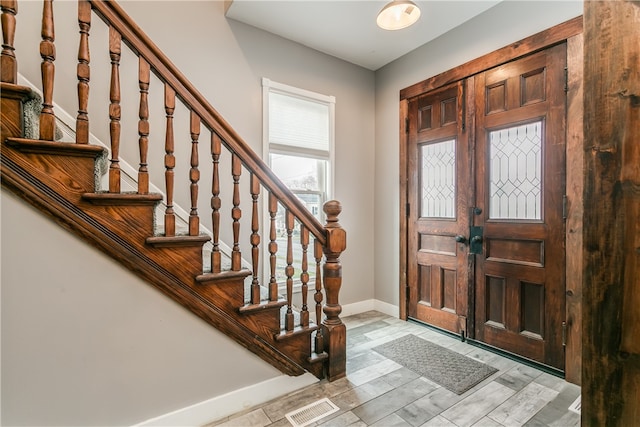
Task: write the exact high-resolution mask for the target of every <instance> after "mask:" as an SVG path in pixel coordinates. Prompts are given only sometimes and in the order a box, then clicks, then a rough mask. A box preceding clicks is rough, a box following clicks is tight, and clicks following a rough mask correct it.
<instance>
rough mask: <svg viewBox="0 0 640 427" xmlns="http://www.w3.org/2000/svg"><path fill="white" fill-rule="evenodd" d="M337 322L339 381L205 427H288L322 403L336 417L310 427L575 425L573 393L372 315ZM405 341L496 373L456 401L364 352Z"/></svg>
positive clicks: (560, 383) (552, 380)
mask: <svg viewBox="0 0 640 427" xmlns="http://www.w3.org/2000/svg"><path fill="white" fill-rule="evenodd" d="M343 321H344V323H345V324H346V325H347V377H346V378H343V379H340V380H337V381H334V382H332V383H329V382H327V381H326V380H324V381H320V382H319V383H317V384H314V385H311V386H309V387H307V388H305V389H303V390H300V391H297V392H295V393H292V394H290V395H288V396H284V397H281V398H279V399H276V400H274V401H271V402H267V403H266V404H264V405H261V406H259V407H255V408H251V409H249V410H247V411H243V412H242V413H239V414H235V415H233V416H232V417H228V418H225V419H223V420H218V421H217V422H215V423H212V424H209V425H208V426H207V427H213V426H216V427H218V426H241V427H253V426H271V427H279V426H290V425H291V424H290V423H289V421H288V420H287V419H286V418H285V414H287V413H289V412H291V411H293V410H296V409H298V408H301V407H303V406H305V405H308V404H310V403H313V402H315V401H317V400H319V399H322V398H325V397H326V398H329V399H330V400H331V401H332V402H333V403H334V404H336V405H337V406H338V407H339V408H340V411H338V412H336V413H334V414H331V415H329V416H327V417H325V418H323V419H320V420H319V421H317V422H315V423H313V424H311V426H323V427H324V426H335V427H341V426H354V427H356V426H357V427H360V426H376V427H377V426H381V427H396V426H398V427H399V426H407V427H419V426H425V427H426V426H458V427H464V426H486V427H490V426H498V427H501V426H505V427H512V426H522V425H526V426H558V427H572V426H579V425H580V415H578V414H577V413H575V412H572V411H569V410H568V407H569V405H571V403H573V402H574V400H575V399H576V398H577V397H578V396H579V395H580V387H579V386H577V385H574V384H570V383H567V382H566V381H564V380H562V379H561V378H558V377H555V376H553V375H550V374H548V373H545V372H542V371H540V370H538V369H535V368H532V367H530V366H527V365H523V364H521V363H518V362H516V361H513V360H511V359H508V358H505V357H502V356H500V355H497V354H494V353H491V352H489V351H486V350H484V349H481V348H479V347H476V346H472V345H470V344H467V343H465V342H461V341H460V340H459V339H455V338H452V337H450V336H447V335H443V334H441V333H438V332H436V331H433V330H431V329H429V328H426V327H424V326H422V325H419V324H415V323H411V322H405V321H402V320H399V319H396V318H393V317H390V316H387V315H385V314H382V313H379V312H375V311H369V312H365V313H361V314H358V315H354V316H349V317H345V318H343ZM407 334H414V335H417V336H420V337H422V338H424V339H427V340H429V341H431V342H433V343H436V344H438V345H441V346H443V347H447V348H449V349H450V350H453V351H456V352H458V353H461V354H464V355H466V356H468V357H471V358H473V359H477V360H479V361H481V362H484V363H487V364H489V365H491V366H493V367H495V368H496V369H498V372H496V373H495V374H493V375H492V376H490V377H489V378H487V379H486V380H484V381H482V382H481V383H479V384H478V385H476V386H475V387H473V388H472V389H470V390H469V391H467V392H466V393H464V394H462V395H457V394H455V393H453V392H451V391H449V390H447V389H445V388H443V387H441V386H439V385H438V384H436V383H434V382H432V381H430V380H428V379H426V378H424V377H421V376H420V375H419V374H417V373H415V372H413V371H410V370H409V369H406V368H404V367H403V366H401V365H399V364H397V363H395V362H393V361H391V360H389V359H386V358H385V357H384V356H381V355H380V354H378V353H376V352H375V351H372V350H371V348H373V347H375V346H378V345H380V344H382V343H385V342H387V341H391V340H393V339H395V338H398V337H401V336H403V335H407Z"/></svg>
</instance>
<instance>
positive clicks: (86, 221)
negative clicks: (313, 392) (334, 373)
mask: <svg viewBox="0 0 640 427" xmlns="http://www.w3.org/2000/svg"><path fill="white" fill-rule="evenodd" d="M64 145H68V146H69V147H68V149H69V150H71V151H72V153H71V154H68V153H66V154H50V153H44V154H35V153H24V152H21V151H19V150H17V149H15V148H13V147H10V146H9V145H7V143H6V142H3V143H2V150H0V171H1V174H2V186H3V187H4V188H7V189H8V190H10V191H12V192H13V193H15V194H16V195H17V196H19V197H21V198H22V199H24V200H25V201H27V202H28V203H30V204H31V205H32V206H34V207H35V208H37V209H38V210H40V211H41V212H43V213H44V214H46V215H47V216H49V217H50V218H51V219H53V220H54V221H55V222H56V223H58V224H59V225H61V226H62V227H63V228H65V229H67V230H68V231H70V232H72V233H74V234H76V235H77V236H79V237H81V238H82V239H84V240H85V241H86V242H88V243H89V244H91V245H93V246H95V247H96V248H98V249H100V250H101V251H103V252H104V253H106V254H107V255H109V256H110V257H112V258H114V259H115V260H116V261H118V262H120V263H121V264H122V265H124V266H125V267H127V268H128V269H130V270H131V271H132V272H134V273H135V274H136V275H138V276H139V277H141V278H142V279H143V280H145V281H147V282H149V283H150V284H152V285H153V286H155V287H156V288H158V289H159V290H160V291H161V292H163V293H164V294H165V295H167V296H168V297H170V298H171V299H173V300H174V301H176V302H178V303H179V304H181V305H183V306H184V307H186V308H187V309H188V310H190V311H191V312H193V313H194V314H196V315H197V316H198V317H200V318H201V319H203V320H204V321H206V322H207V323H209V324H211V325H212V326H214V327H216V328H217V329H218V330H220V331H221V332H223V333H225V334H226V335H227V336H229V337H231V338H232V339H234V340H235V341H236V342H238V343H239V344H240V345H242V346H244V347H245V348H247V349H248V350H250V351H251V352H253V353H255V354H256V355H258V356H259V357H261V358H262V359H263V360H265V361H267V362H268V363H270V364H271V365H273V366H274V367H276V368H277V369H279V370H280V371H282V372H283V373H285V374H287V375H294V376H297V375H301V374H303V373H304V372H305V369H304V368H303V367H302V366H301V365H300V364H299V363H298V362H296V361H295V360H292V359H291V358H290V357H289V356H288V355H287V354H285V353H283V352H282V351H280V350H279V349H278V348H276V347H275V346H274V345H272V343H271V342H269V341H272V342H273V340H274V338H273V339H272V337H270V338H267V339H265V338H263V337H261V336H260V335H258V334H257V333H256V332H254V331H253V330H251V329H250V328H249V327H247V326H246V318H245V317H244V315H242V314H240V313H237V314H233V313H230V312H228V311H225V310H224V309H222V308H220V307H219V306H218V305H216V303H215V302H214V301H211V299H209V298H206V296H205V295H206V292H202V291H201V290H200V289H199V288H198V287H200V286H201V285H199V284H198V283H196V281H195V277H196V276H197V275H198V274H200V273H201V272H202V254H201V248H199V247H195V248H193V247H188V248H180V249H179V250H178V249H177V248H171V249H168V248H153V247H149V246H148V245H146V244H145V238H146V237H149V236H152V235H153V230H152V224H153V221H152V219H153V209H154V206H153V205H151V206H95V205H92V204H91V203H88V202H86V201H83V200H82V195H83V194H85V193H89V192H91V191H92V190H93V188H94V168H95V159H96V158H97V157H98V156H100V155H101V154H102V150H103V149H102V148H100V147H95V146H78V145H77V144H64ZM72 147H73V148H72ZM88 147H91V148H88ZM96 148H97V150H96ZM87 151H88V152H87ZM70 164H73V165H74V166H73V167H69V165H70ZM141 222H145V223H147V224H148V225H149V227H151V228H150V229H147V230H144V231H141V228H144V226H143V224H142V223H141ZM169 252H170V253H169ZM166 259H170V260H171V262H169V263H167V262H162V260H166ZM243 319H244V320H243ZM287 348H289V347H287ZM316 375H318V373H317V372H316Z"/></svg>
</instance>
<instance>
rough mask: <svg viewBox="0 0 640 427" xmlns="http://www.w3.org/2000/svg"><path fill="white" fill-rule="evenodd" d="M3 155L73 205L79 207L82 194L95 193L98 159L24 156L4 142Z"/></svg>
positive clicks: (44, 155)
mask: <svg viewBox="0 0 640 427" xmlns="http://www.w3.org/2000/svg"><path fill="white" fill-rule="evenodd" d="M2 156H3V157H7V158H10V159H11V160H12V161H13V162H15V163H16V164H17V165H19V166H20V167H21V168H23V169H24V170H28V171H29V173H30V174H31V175H32V176H33V177H34V178H35V179H37V180H40V181H41V182H43V183H44V184H45V185H46V186H47V187H49V188H51V189H52V190H54V191H55V192H57V193H59V194H62V195H64V197H65V198H66V199H67V200H69V201H70V202H71V203H74V204H79V203H80V202H81V196H82V194H84V193H86V192H91V191H94V186H95V175H94V170H95V160H94V159H92V158H85V157H67V156H56V155H50V154H35V153H22V152H20V151H17V150H15V149H13V148H11V147H9V146H7V144H6V143H5V142H3V143H2Z"/></svg>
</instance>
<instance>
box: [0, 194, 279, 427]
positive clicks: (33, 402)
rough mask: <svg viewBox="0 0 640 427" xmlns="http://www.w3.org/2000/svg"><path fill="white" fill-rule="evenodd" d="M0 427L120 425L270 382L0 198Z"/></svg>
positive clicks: (89, 253)
mask: <svg viewBox="0 0 640 427" xmlns="http://www.w3.org/2000/svg"><path fill="white" fill-rule="evenodd" d="M1 202H2V259H1V260H2V277H1V279H2V425H6V426H13V425H42V426H53V425H60V426H64V425H67V426H70V425H86V426H89V425H105V426H107V425H109V426H113V425H131V424H134V423H136V422H140V421H144V420H146V419H148V418H152V417H155V416H159V415H162V414H165V413H168V412H171V411H174V410H177V409H181V408H184V407H186V406H189V405H192V404H194V403H198V402H201V401H204V400H206V399H210V398H212V397H214V396H217V395H220V394H223V393H226V392H228V391H231V390H235V389H238V388H241V387H244V386H249V385H251V384H254V383H257V382H260V381H265V380H268V379H270V378H274V377H276V376H279V375H280V372H279V371H277V370H276V369H275V368H273V367H271V366H270V365H268V364H266V363H264V362H263V361H262V360H261V359H259V358H258V357H257V356H255V355H254V354H253V353H250V352H248V351H246V350H244V348H242V347H240V346H239V345H237V344H236V343H235V342H233V341H231V340H230V339H229V338H227V337H226V336H224V335H223V334H222V333H220V332H218V331H217V330H216V329H214V328H212V327H211V326H209V325H208V324H206V323H205V322H203V321H201V320H200V319H199V318H197V317H196V316H194V315H193V314H191V313H190V312H188V311H187V310H185V309H183V308H182V307H180V306H179V305H178V304H176V303H174V302H173V301H171V300H170V299H169V298H167V297H165V296H164V295H163V294H161V293H160V292H159V291H157V290H156V289H154V288H152V287H151V286H149V285H148V284H146V283H145V282H143V281H141V280H140V279H139V278H138V277H137V276H134V275H133V274H132V273H130V272H129V271H128V270H126V269H124V268H123V267H122V266H121V265H120V264H118V263H116V262H115V261H113V260H111V259H110V258H107V257H105V256H103V255H102V253H100V252H98V251H97V250H96V249H94V248H93V247H91V246H89V245H87V244H86V243H85V242H84V241H82V240H79V239H77V238H76V237H75V236H73V235H71V234H70V233H68V232H67V231H66V230H64V229H63V228H61V227H58V226H57V225H56V224H55V223H53V222H52V221H51V220H49V219H48V218H47V217H45V216H43V215H41V214H40V213H39V212H38V211H36V210H35V209H33V208H32V207H31V206H29V205H27V204H26V203H24V202H23V201H22V200H20V199H18V198H17V197H16V196H14V195H13V194H11V193H10V192H7V191H5V192H3V194H2V199H1Z"/></svg>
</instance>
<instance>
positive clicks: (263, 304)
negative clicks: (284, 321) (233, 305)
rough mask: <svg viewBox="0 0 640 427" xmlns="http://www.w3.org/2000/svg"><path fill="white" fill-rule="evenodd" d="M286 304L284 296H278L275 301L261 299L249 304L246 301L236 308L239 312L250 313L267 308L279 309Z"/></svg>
mask: <svg viewBox="0 0 640 427" xmlns="http://www.w3.org/2000/svg"><path fill="white" fill-rule="evenodd" d="M285 305H287V300H285V299H284V298H279V299H278V300H277V301H269V300H262V301H260V302H259V303H258V304H250V303H246V304H245V305H243V306H242V307H240V308H239V309H238V311H239V312H240V313H243V314H246V313H252V312H255V311H262V310H269V309H280V308H281V307H283V306H285Z"/></svg>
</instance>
